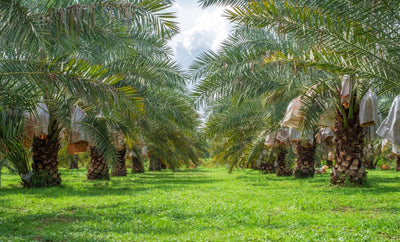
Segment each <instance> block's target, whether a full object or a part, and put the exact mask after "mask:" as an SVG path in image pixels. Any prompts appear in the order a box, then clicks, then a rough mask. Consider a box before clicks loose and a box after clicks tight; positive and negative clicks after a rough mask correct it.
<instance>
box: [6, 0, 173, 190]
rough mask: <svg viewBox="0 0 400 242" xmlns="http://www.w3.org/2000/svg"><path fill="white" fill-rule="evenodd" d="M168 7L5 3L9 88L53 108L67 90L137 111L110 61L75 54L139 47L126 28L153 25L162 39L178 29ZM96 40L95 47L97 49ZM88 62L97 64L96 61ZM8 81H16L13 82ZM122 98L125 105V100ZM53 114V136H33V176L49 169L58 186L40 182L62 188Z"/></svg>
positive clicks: (130, 90) (147, 3) (136, 3)
mask: <svg viewBox="0 0 400 242" xmlns="http://www.w3.org/2000/svg"><path fill="white" fill-rule="evenodd" d="M170 3H171V2H170V1H151V2H150V1H132V2H123V1H110V2H108V1H80V2H79V3H75V4H72V5H71V2H70V1H54V2H44V1H22V0H21V1H18V0H10V1H2V2H1V3H0V5H1V6H2V8H1V10H0V18H1V22H2V31H1V34H0V41H1V42H2V43H3V45H2V49H1V52H2V54H3V55H2V56H3V60H2V61H1V69H2V78H3V80H6V81H8V83H11V85H15V83H18V85H21V86H26V87H27V86H30V87H31V89H30V90H31V91H32V92H36V94H37V95H38V96H39V97H40V96H45V100H46V102H47V104H48V105H49V106H52V105H53V104H54V100H55V96H56V95H58V93H60V91H62V90H63V91H66V92H67V93H68V95H77V96H82V97H85V98H86V99H90V101H92V104H98V103H102V102H103V101H105V100H108V101H110V103H111V104H112V103H120V104H126V105H125V106H128V107H129V106H133V107H135V106H136V105H135V104H134V103H133V105H132V103H131V101H132V100H135V98H134V96H135V91H134V89H133V88H131V87H129V86H124V85H119V86H115V84H116V83H118V82H119V81H121V80H122V79H123V78H122V76H120V75H118V74H116V73H115V72H107V69H105V68H103V67H102V66H101V65H105V64H107V63H106V62H103V63H99V64H100V65H93V64H89V63H88V62H86V61H82V60H79V58H80V57H79V55H76V53H75V51H76V50H82V51H83V50H88V49H87V46H91V47H93V46H102V48H103V49H107V50H113V52H112V51H108V52H107V53H109V54H110V53H112V54H116V53H118V52H116V51H117V50H121V49H125V48H127V49H129V46H134V45H135V43H133V42H132V40H131V39H130V38H129V31H127V30H128V29H129V28H128V27H127V26H130V27H132V26H138V25H141V24H143V25H146V26H152V31H153V32H154V31H157V32H159V33H160V35H162V36H168V35H170V34H171V33H173V32H176V30H177V28H176V25H175V24H174V22H173V21H170V20H169V19H170V17H171V14H169V13H166V12H164V10H165V8H166V7H168V6H169V4H170ZM9 16H12V17H11V18H10V17H9ZM117 26H119V27H120V28H117ZM132 28H133V27H132ZM94 41H95V42H96V44H93V43H94ZM95 49H96V50H98V49H99V48H92V49H90V50H88V51H89V52H94V51H93V50H95ZM81 57H82V56H81ZM90 62H92V63H93V61H92V60H90ZM10 79H12V80H13V81H11V82H10V81H9V80H10ZM19 82H20V83H19ZM121 94H122V95H121ZM124 97H125V100H121V99H124ZM129 99H131V100H129ZM33 103H34V102H33ZM34 105H35V104H33V105H32V106H34ZM27 109H28V110H29V108H27ZM32 109H33V108H32ZM53 109H56V108H51V107H49V110H50V114H51V118H50V120H51V122H50V125H49V131H50V132H49V133H50V134H49V135H47V136H46V137H45V139H43V140H42V139H38V137H35V138H34V145H33V153H34V163H33V167H34V174H35V175H34V176H33V177H35V176H37V175H38V174H41V173H46V171H45V172H43V169H45V170H49V169H50V171H47V174H45V175H46V176H47V177H50V176H51V177H54V181H50V180H51V179H49V180H47V181H43V182H40V183H43V184H44V186H52V185H58V184H59V183H60V179H59V177H58V172H57V168H56V167H57V163H56V161H57V155H56V154H57V151H58V149H59V135H58V134H59V131H60V129H59V123H60V122H62V121H60V120H59V117H57V115H53V113H55V112H52V111H51V110H53ZM120 110H122V108H121V109H120ZM49 148H50V149H49ZM48 151H51V152H48ZM25 160H26V159H25ZM16 162H17V161H16ZM22 172H26V171H22ZM50 173H51V174H50ZM48 175H50V176H48ZM40 176H41V175H40Z"/></svg>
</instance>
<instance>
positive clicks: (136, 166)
mask: <svg viewBox="0 0 400 242" xmlns="http://www.w3.org/2000/svg"><path fill="white" fill-rule="evenodd" d="M132 173H144V166H143V163H142V162H140V160H139V158H137V157H134V156H132Z"/></svg>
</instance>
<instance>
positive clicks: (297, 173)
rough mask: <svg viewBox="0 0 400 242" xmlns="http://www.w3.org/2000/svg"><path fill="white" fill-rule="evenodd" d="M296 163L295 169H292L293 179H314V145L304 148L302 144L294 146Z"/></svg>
mask: <svg viewBox="0 0 400 242" xmlns="http://www.w3.org/2000/svg"><path fill="white" fill-rule="evenodd" d="M296 150H297V161H296V168H295V169H294V173H293V175H294V177H295V178H309V177H314V172H315V169H314V164H315V145H313V146H311V147H305V146H303V145H302V144H300V143H298V144H296Z"/></svg>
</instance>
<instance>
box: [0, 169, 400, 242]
mask: <svg viewBox="0 0 400 242" xmlns="http://www.w3.org/2000/svg"><path fill="white" fill-rule="evenodd" d="M85 172H86V171H85V170H79V171H76V170H75V171H74V172H68V171H66V170H64V171H62V179H63V185H62V186H61V187H57V188H49V189H23V188H21V187H20V185H19V179H18V177H17V176H15V175H11V174H9V173H7V172H5V174H3V179H2V181H3V187H2V189H0V241H4V240H12V241H13V240H23V241H24V240H26V241H31V240H54V241H65V240H70V241H110V240H113V241H115V240H116V241H127V240H128V241H145V240H146V241H176V240H177V241H249V240H250V241H258V240H272V241H276V240H282V241H305V240H311V241H313V240H315V241H317V240H318V241H321V240H324V241H329V240H331V241H337V240H342V241H384V240H399V239H400V173H396V172H394V171H393V170H391V171H369V174H368V179H369V182H368V185H367V186H366V187H364V188H334V187H330V186H329V175H328V174H324V175H316V177H315V178H314V179H308V180H294V179H293V178H278V177H276V175H264V174H261V173H259V172H257V171H253V170H236V171H234V172H233V173H232V174H228V173H227V171H226V170H225V169H221V168H219V169H205V168H200V169H195V170H183V171H180V172H175V173H173V172H170V171H164V172H147V173H145V174H140V175H131V174H130V175H129V176H128V177H123V178H115V177H113V178H112V180H111V181H101V182H88V181H86V180H85V179H86V176H85V174H86V173H85Z"/></svg>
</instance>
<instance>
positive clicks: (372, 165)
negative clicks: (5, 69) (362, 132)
mask: <svg viewBox="0 0 400 242" xmlns="http://www.w3.org/2000/svg"><path fill="white" fill-rule="evenodd" d="M364 163H365V168H366V169H370V170H375V169H376V166H375V163H374V158H373V157H372V158H369V159H368V158H367V159H365V162H364Z"/></svg>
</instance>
